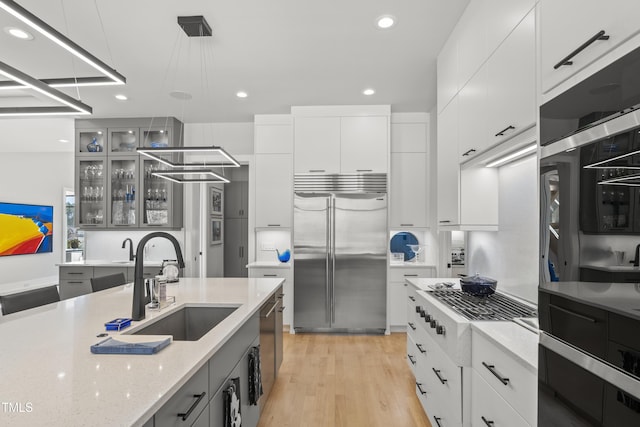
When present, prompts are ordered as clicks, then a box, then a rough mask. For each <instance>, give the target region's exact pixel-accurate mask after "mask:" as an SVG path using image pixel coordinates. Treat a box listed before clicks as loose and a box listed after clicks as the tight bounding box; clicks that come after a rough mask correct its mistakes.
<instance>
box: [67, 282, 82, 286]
mask: <svg viewBox="0 0 640 427" xmlns="http://www.w3.org/2000/svg"><path fill="white" fill-rule="evenodd" d="M67 283H68V284H70V285H71V284H74V285H81V284H83V283H84V282H76V281H68V282H67Z"/></svg>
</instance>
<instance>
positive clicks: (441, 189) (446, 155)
mask: <svg viewBox="0 0 640 427" xmlns="http://www.w3.org/2000/svg"><path fill="white" fill-rule="evenodd" d="M437 158H438V162H437V200H438V205H437V211H438V225H439V226H448V225H456V224H459V223H460V213H459V212H458V207H459V199H458V198H459V195H460V192H459V191H460V188H459V185H460V163H459V161H458V97H457V96H455V97H454V98H453V100H451V102H450V103H449V105H448V106H447V108H445V109H444V110H443V111H442V112H441V113H440V114H439V115H438V149H437Z"/></svg>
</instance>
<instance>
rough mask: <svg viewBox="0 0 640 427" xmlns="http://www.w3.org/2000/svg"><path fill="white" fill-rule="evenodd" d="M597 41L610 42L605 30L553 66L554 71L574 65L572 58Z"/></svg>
mask: <svg viewBox="0 0 640 427" xmlns="http://www.w3.org/2000/svg"><path fill="white" fill-rule="evenodd" d="M597 40H609V36H607V35H605V32H604V30H600V31H598V32H597V33H596V34H595V35H594V36H593V37H591V38H590V39H589V40H587V41H586V42H584V43H582V45H580V46H579V47H578V48H577V49H576V50H574V51H573V52H571V53H570V54H569V55H567V56H565V57H564V58H562V60H561V61H560V62H558V63H557V64H556V65H554V66H553V69H554V70H557V69H558V68H560V67H562V66H563V65H573V61H571V58H573V57H574V56H576V55H577V54H579V53H580V52H582V51H583V50H585V49H586V48H587V47H589V45H590V44H591V43H593V42H595V41H597Z"/></svg>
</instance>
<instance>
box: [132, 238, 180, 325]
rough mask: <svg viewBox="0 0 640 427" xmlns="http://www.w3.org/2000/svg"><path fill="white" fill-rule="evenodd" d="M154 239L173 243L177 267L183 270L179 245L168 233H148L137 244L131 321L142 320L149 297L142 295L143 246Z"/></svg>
mask: <svg viewBox="0 0 640 427" xmlns="http://www.w3.org/2000/svg"><path fill="white" fill-rule="evenodd" d="M154 237H163V238H165V239H167V240H169V241H170V242H171V243H173V248H174V249H175V251H176V258H177V259H178V265H179V266H180V268H184V259H183V258H182V251H181V250H180V244H179V243H178V241H177V240H176V238H175V237H173V236H172V235H171V234H169V233H165V232H163V231H156V232H154V233H149V234H147V235H146V236H144V237H143V238H142V239H140V241H139V242H138V247H137V248H136V264H135V265H136V266H135V271H134V273H135V274H134V281H133V308H132V311H131V319H132V320H142V319H144V315H145V311H144V306H145V305H146V304H147V302H149V297H150V295H147V296H145V294H144V274H143V272H144V255H143V251H144V246H145V245H146V244H147V242H148V241H149V240H151V239H153V238H154Z"/></svg>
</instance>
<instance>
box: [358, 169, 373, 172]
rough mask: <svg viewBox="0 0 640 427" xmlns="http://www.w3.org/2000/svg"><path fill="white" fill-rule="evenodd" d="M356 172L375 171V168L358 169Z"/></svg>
mask: <svg viewBox="0 0 640 427" xmlns="http://www.w3.org/2000/svg"><path fill="white" fill-rule="evenodd" d="M356 172H373V169H356Z"/></svg>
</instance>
